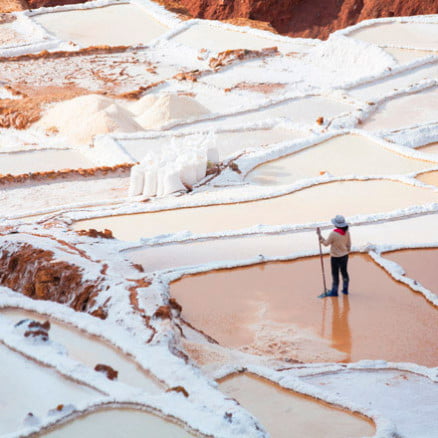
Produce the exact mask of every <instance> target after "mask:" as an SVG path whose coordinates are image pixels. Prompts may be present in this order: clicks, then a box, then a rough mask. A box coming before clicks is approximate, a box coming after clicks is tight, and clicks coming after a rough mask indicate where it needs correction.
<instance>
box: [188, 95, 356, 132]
mask: <svg viewBox="0 0 438 438" xmlns="http://www.w3.org/2000/svg"><path fill="white" fill-rule="evenodd" d="M352 110H353V107H352V106H351V105H348V104H346V103H342V102H338V101H336V100H331V99H327V98H324V97H320V96H311V97H304V98H300V99H288V100H286V101H283V102H279V103H276V104H274V105H270V106H267V107H263V108H260V109H254V110H248V111H245V112H242V113H238V114H236V115H231V116H223V117H218V118H215V119H212V120H206V121H200V122H197V123H191V124H190V127H193V128H194V127H196V128H199V129H205V128H208V129H211V128H214V127H221V126H223V125H225V124H226V125H227V126H228V127H241V126H242V125H244V124H245V123H255V122H265V121H266V120H269V119H277V118H285V119H288V120H291V121H293V122H295V123H307V124H314V123H316V120H317V119H318V118H319V117H323V118H324V119H325V120H328V119H331V118H332V117H335V116H338V115H340V114H343V113H349V112H351V111H352ZM182 127H183V128H186V126H185V125H183V126H182Z"/></svg>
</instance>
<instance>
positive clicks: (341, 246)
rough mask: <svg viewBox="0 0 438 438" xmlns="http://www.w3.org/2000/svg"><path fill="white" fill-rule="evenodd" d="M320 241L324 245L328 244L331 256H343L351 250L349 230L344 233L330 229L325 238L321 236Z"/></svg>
mask: <svg viewBox="0 0 438 438" xmlns="http://www.w3.org/2000/svg"><path fill="white" fill-rule="evenodd" d="M320 241H321V243H322V244H323V245H325V246H329V245H330V255H331V256H332V257H343V256H344V255H347V254H348V253H349V252H350V250H351V238H350V232H349V231H347V232H346V233H345V234H344V235H342V234H340V233H337V232H336V231H332V232H331V233H330V234H329V236H328V238H327V239H324V237H321V239H320Z"/></svg>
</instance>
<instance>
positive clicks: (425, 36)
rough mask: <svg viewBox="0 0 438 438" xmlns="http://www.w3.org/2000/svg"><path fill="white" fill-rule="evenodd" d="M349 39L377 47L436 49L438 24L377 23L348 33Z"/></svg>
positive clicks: (437, 46)
mask: <svg viewBox="0 0 438 438" xmlns="http://www.w3.org/2000/svg"><path fill="white" fill-rule="evenodd" d="M349 36H350V37H353V38H356V39H359V40H363V41H367V42H369V43H372V44H377V45H389V46H396V47H397V46H406V47H415V48H417V49H435V50H436V49H437V48H438V23H414V22H411V23H398V22H393V23H379V24H372V25H370V26H365V27H362V28H360V29H357V30H353V31H352V32H350V33H349Z"/></svg>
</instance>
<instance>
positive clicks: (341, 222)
mask: <svg viewBox="0 0 438 438" xmlns="http://www.w3.org/2000/svg"><path fill="white" fill-rule="evenodd" d="M332 224H333V225H334V226H335V227H338V228H343V227H348V224H347V222H346V220H345V217H344V216H341V215H340V214H338V215H336V217H334V218H333V219H332Z"/></svg>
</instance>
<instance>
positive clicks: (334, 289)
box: [318, 284, 339, 298]
mask: <svg viewBox="0 0 438 438" xmlns="http://www.w3.org/2000/svg"><path fill="white" fill-rule="evenodd" d="M338 288H339V285H338V284H333V286H332V288H331V289H330V290H328V291H326V292H324V293H323V294H321V295H319V297H318V298H326V297H337V296H338Z"/></svg>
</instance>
